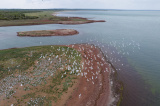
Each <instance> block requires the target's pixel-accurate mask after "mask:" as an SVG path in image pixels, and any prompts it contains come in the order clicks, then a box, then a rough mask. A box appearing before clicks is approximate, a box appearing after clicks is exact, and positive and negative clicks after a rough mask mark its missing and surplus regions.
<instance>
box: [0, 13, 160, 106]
mask: <svg viewBox="0 0 160 106" xmlns="http://www.w3.org/2000/svg"><path fill="white" fill-rule="evenodd" d="M59 15H61V16H81V17H87V18H90V19H95V20H96V19H97V20H98V19H103V20H106V21H107V22H105V23H91V24H83V25H58V24H49V25H34V26H12V27H0V49H8V48H13V47H28V46H38V45H60V44H73V43H91V44H95V45H97V46H99V47H101V49H102V51H103V52H104V54H105V55H106V57H107V58H108V60H109V61H110V62H111V63H112V64H113V65H114V67H115V68H116V70H117V72H118V78H119V79H120V80H121V81H123V83H124V98H123V101H122V106H160V47H159V46H160V30H159V28H160V11H68V12H61V13H60V14H59ZM64 28H69V29H76V30H78V31H79V32H80V33H79V34H78V35H75V36H67V37H38V38H37V37H36V38H35V37H17V36H16V32H18V31H30V30H49V29H64Z"/></svg>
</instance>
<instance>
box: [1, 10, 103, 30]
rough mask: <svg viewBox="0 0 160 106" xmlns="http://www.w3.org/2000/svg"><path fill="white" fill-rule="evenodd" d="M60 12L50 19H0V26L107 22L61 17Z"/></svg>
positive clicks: (53, 14)
mask: <svg viewBox="0 0 160 106" xmlns="http://www.w3.org/2000/svg"><path fill="white" fill-rule="evenodd" d="M56 14H58V12H55V13H54V12H53V13H52V14H50V15H51V16H52V17H50V19H26V20H0V23H1V24H0V27H7V26H25V25H43V24H64V25H77V24H88V23H95V22H106V21H105V20H89V19H88V18H83V17H61V16H57V15H56Z"/></svg>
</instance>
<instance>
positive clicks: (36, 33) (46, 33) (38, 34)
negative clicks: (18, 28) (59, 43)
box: [17, 29, 79, 37]
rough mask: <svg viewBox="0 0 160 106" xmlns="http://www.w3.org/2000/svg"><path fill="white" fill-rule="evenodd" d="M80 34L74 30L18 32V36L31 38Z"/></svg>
mask: <svg viewBox="0 0 160 106" xmlns="http://www.w3.org/2000/svg"><path fill="white" fill-rule="evenodd" d="M78 33H79V32H78V31H77V30H74V29H56V30H39V31H25V32H17V36H21V37H23V36H30V37H41V36H68V35H76V34H78Z"/></svg>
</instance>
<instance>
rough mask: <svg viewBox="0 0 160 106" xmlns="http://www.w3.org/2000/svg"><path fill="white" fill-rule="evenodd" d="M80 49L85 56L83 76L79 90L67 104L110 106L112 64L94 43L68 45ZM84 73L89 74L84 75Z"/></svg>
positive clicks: (76, 105)
mask: <svg viewBox="0 0 160 106" xmlns="http://www.w3.org/2000/svg"><path fill="white" fill-rule="evenodd" d="M68 47H72V48H75V49H76V50H78V51H79V52H80V53H81V54H82V57H83V59H82V60H83V62H82V64H84V65H83V76H81V77H80V80H79V83H78V85H77V90H75V91H74V92H73V94H72V97H71V98H70V99H68V101H67V102H66V105H67V106H108V105H110V104H111V102H112V98H111V86H110V73H111V70H110V64H108V63H107V62H106V61H105V58H104V56H103V54H102V52H101V51H100V49H99V48H97V47H95V46H93V45H87V44H80V45H78V44H77V45H68ZM84 73H87V75H85V76H84Z"/></svg>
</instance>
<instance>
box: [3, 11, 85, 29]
mask: <svg viewBox="0 0 160 106" xmlns="http://www.w3.org/2000/svg"><path fill="white" fill-rule="evenodd" d="M58 11H60V10H32V11H31V10H30V11H29V10H25V11H24V10H14V11H13V10H10V11H9V10H0V27H1V26H20V25H39V24H57V23H58V21H87V19H85V18H73V17H70V18H68V17H59V16H53V14H54V13H55V12H58ZM61 11H62V10H61Z"/></svg>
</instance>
